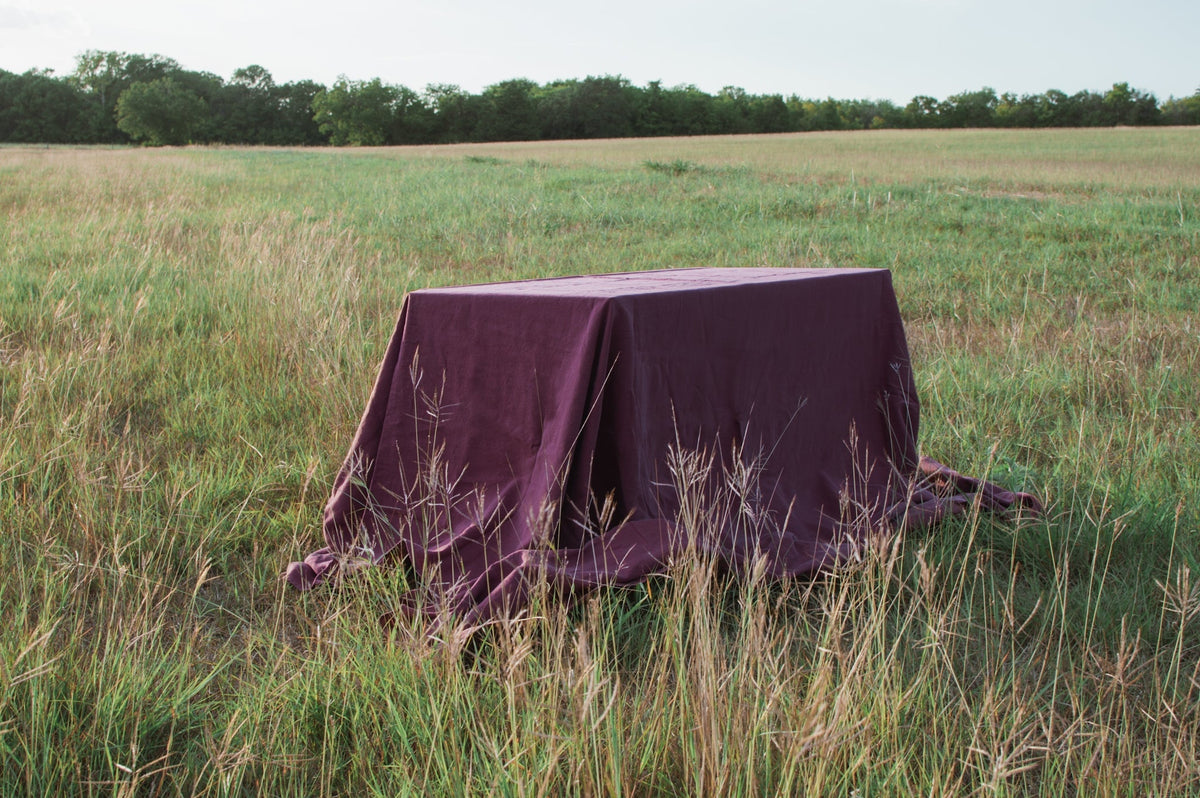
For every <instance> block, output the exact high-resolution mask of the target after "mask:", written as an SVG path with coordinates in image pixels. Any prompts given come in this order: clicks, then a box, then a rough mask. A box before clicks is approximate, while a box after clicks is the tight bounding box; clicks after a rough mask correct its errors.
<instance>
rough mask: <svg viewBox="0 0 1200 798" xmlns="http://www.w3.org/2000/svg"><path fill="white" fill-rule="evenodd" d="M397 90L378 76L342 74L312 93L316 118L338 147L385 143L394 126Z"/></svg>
mask: <svg viewBox="0 0 1200 798" xmlns="http://www.w3.org/2000/svg"><path fill="white" fill-rule="evenodd" d="M396 100H397V91H396V89H395V87H393V86H387V85H384V83H383V82H382V81H380V79H379V78H373V79H371V80H366V81H363V80H350V79H349V78H347V77H346V76H345V75H342V76H340V77H339V78H338V79H337V82H336V83H334V84H333V86H332V87H331V88H329V89H327V90H325V91H322V92H318V93H317V95H316V96H315V97H313V101H312V108H313V119H314V120H316V123H317V127H318V128H319V129H320V131H321V132H322V133H324V134H325V135H327V136H329V143H330V144H332V145H334V146H335V147H345V146H351V147H377V146H379V145H381V144H386V143H387V141H388V136H389V133H390V131H391V128H392V117H393V105H394V104H395V102H396Z"/></svg>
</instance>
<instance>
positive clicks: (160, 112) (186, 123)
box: [117, 77, 208, 147]
mask: <svg viewBox="0 0 1200 798" xmlns="http://www.w3.org/2000/svg"><path fill="white" fill-rule="evenodd" d="M207 117H208V105H207V104H206V103H205V102H204V100H203V99H202V98H201V97H200V96H199V95H198V94H196V93H195V92H194V91H192V90H190V89H188V88H185V87H184V86H181V85H180V84H179V83H177V82H176V81H175V79H174V78H170V77H165V78H159V79H158V80H152V81H150V82H149V83H134V84H133V85H131V86H130V87H129V88H128V89H126V90H125V91H123V92H121V96H120V97H119V98H118V99H117V127H118V128H120V129H121V130H123V131H124V132H125V133H128V134H129V136H130V138H132V139H133V140H134V141H144V142H146V143H147V144H149V145H151V146H153V147H161V146H163V145H165V144H187V143H189V142H190V141H192V137H193V134H194V133H195V131H197V130H198V129H199V128H200V126H201V125H203V124H204V122H205V120H206V118H207Z"/></svg>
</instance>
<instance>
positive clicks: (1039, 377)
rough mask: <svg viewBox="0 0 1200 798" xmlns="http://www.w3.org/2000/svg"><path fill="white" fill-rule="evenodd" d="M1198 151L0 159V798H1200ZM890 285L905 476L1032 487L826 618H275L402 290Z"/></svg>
mask: <svg viewBox="0 0 1200 798" xmlns="http://www.w3.org/2000/svg"><path fill="white" fill-rule="evenodd" d="M1198 244H1200V139H1198V138H1197V137H1196V133H1195V131H1192V130H1169V129H1167V130H1103V131H1045V132H1003V131H960V132H953V133H951V132H923V133H909V132H901V131H884V132H870V133H862V134H812V135H802V136H764V137H746V138H713V139H690V140H655V141H620V142H603V143H589V142H564V143H541V144H537V145H533V144H510V145H478V146H461V147H444V148H397V149H388V150H360V151H339V150H289V151H283V150H279V151H276V150H253V149H184V150H175V151H155V152H148V151H141V150H107V149H106V150H88V149H69V148H54V149H34V148H28V149H26V148H0V253H3V255H2V259H0V531H2V532H3V534H0V572H2V573H3V577H2V578H0V608H2V611H0V795H42V794H54V793H79V794H109V795H111V794H148V795H149V794H154V795H163V794H177V793H182V794H192V793H205V794H217V795H226V794H259V793H263V794H281V795H284V794H294V795H313V794H380V795H397V794H479V793H482V794H504V795H508V794H562V793H569V794H570V793H575V794H585V795H596V794H608V793H621V794H677V795H685V794H718V793H729V794H764V795H768V794H769V795H774V794H795V793H807V794H812V795H827V794H841V795H846V794H852V793H853V791H855V790H857V791H858V793H859V794H862V795H872V794H910V793H921V794H929V793H938V794H961V793H970V792H979V793H992V792H995V793H1000V794H1027V793H1044V794H1062V793H1064V792H1066V793H1074V794H1115V793H1120V794H1129V793H1137V794H1142V793H1145V792H1151V793H1159V794H1181V793H1188V792H1192V793H1195V792H1198V791H1200V767H1198V766H1197V764H1196V763H1197V761H1200V750H1197V749H1198V748H1200V734H1198V729H1200V631H1198V630H1200V618H1198V617H1197V614H1198V613H1200V587H1198V586H1197V585H1198V584H1200V540H1198V537H1197V524H1198V521H1200V500H1198V499H1197V497H1198V496H1200V429H1198V427H1200V423H1198V420H1197V410H1196V408H1198V407H1200V360H1198V358H1200V355H1198V354H1197V353H1198V352H1200V327H1198V326H1197V319H1196V310H1195V309H1196V308H1197V307H1200V254H1198V253H1200V247H1198ZM756 265H772V266H866V267H887V268H890V269H892V271H893V274H894V276H895V282H896V287H897V292H898V295H899V300H900V306H901V310H902V312H903V314H904V316H905V320H906V324H907V330H908V335H909V343H910V347H911V349H912V352H913V356H914V362H915V366H916V372H917V380H918V388H919V391H920V397H921V400H922V404H923V414H922V431H921V446H922V449H923V451H924V452H925V453H927V454H930V455H932V456H934V457H936V458H938V459H941V460H943V461H944V462H947V463H950V464H952V465H954V466H955V467H957V468H959V469H960V470H962V471H964V472H966V473H971V474H978V475H989V476H991V477H992V478H994V479H996V480H998V481H1000V482H1002V483H1004V484H1006V485H1008V486H1011V487H1015V488H1027V489H1034V490H1036V491H1037V492H1038V493H1039V494H1040V495H1042V496H1043V497H1044V498H1045V499H1046V501H1047V505H1048V512H1047V514H1046V517H1045V519H1044V520H1042V521H1039V522H1035V523H1030V524H1024V525H1021V526H1020V527H1016V526H1013V525H1011V524H1007V523H1004V522H999V521H995V520H993V519H989V518H987V517H978V516H972V517H969V518H967V519H965V520H963V521H958V522H954V523H949V524H945V525H943V526H941V527H938V528H937V529H934V530H926V531H918V532H915V533H912V534H909V535H906V536H905V537H904V538H903V539H893V540H891V541H888V542H887V543H886V544H885V545H881V547H880V548H879V549H877V550H876V551H874V552H873V553H872V554H871V555H870V556H869V557H868V558H867V559H866V560H865V561H864V562H862V563H860V564H857V565H855V566H852V567H848V568H846V569H844V570H843V571H841V572H838V573H836V574H830V575H827V576H825V577H822V578H819V579H816V580H797V581H796V582H793V583H789V584H784V585H778V584H764V583H762V582H761V581H759V580H755V579H748V580H743V581H741V582H728V581H725V580H723V579H721V578H718V577H716V576H714V575H713V574H712V573H711V568H710V567H709V564H706V563H703V562H699V563H691V564H687V565H683V566H681V567H680V568H679V570H678V571H677V572H674V573H672V574H671V575H669V576H667V577H663V578H658V579H655V580H653V581H652V582H650V583H648V584H647V585H645V586H642V587H639V588H636V589H632V590H626V591H616V592H610V593H601V594H597V595H596V596H593V597H592V598H590V599H588V600H586V601H584V602H583V603H581V604H580V605H579V606H576V607H574V608H571V609H567V610H564V609H562V608H560V607H557V606H555V605H554V604H553V603H549V602H536V603H535V606H534V608H533V612H532V619H531V620H524V621H519V622H512V623H505V624H499V625H497V626H496V627H494V628H492V629H490V630H488V631H487V632H485V633H484V634H483V635H480V636H478V637H477V638H476V639H474V640H471V641H467V642H464V641H461V640H456V639H450V640H448V641H443V642H437V641H429V640H426V639H424V637H423V636H421V635H420V634H416V633H415V632H414V630H409V629H407V628H401V629H400V630H399V631H397V632H396V633H394V634H392V635H390V636H389V635H387V634H385V633H384V632H383V630H382V629H381V628H380V626H379V624H378V621H377V619H378V617H379V616H380V615H381V614H382V613H384V612H386V611H387V610H388V609H389V608H391V607H393V606H394V605H395V602H397V601H399V597H400V594H401V592H402V590H403V584H402V579H400V578H398V576H397V573H396V572H395V571H392V570H390V569H376V570H373V571H370V572H366V573H364V574H363V575H362V576H361V578H360V579H358V580H356V581H355V582H354V583H352V584H349V585H347V586H346V587H345V588H344V589H342V590H338V591H333V590H321V591H317V592H314V593H312V594H304V595H301V594H296V593H293V592H290V591H289V590H288V589H285V587H284V586H283V585H282V583H281V581H280V574H281V572H282V569H283V566H284V565H285V564H286V563H287V562H288V561H289V560H292V559H297V558H299V557H300V556H302V555H303V554H304V553H306V552H307V551H309V550H311V549H312V548H315V547H317V546H318V545H319V544H320V540H319V523H320V513H321V508H322V504H323V502H324V498H325V496H326V494H327V492H328V490H329V488H330V484H331V481H332V478H333V475H334V473H335V471H336V469H337V466H338V465H339V463H340V461H341V458H342V456H343V455H344V453H345V450H346V448H347V447H348V445H349V442H350V439H351V437H352V435H353V433H354V428H355V426H356V424H357V421H358V418H359V415H360V413H361V411H362V408H363V406H364V405H365V402H366V398H367V394H368V392H369V390H370V387H371V384H372V381H373V379H374V376H375V369H376V366H377V362H378V360H379V358H380V357H381V356H382V353H383V347H384V345H385V344H386V341H387V337H388V335H389V334H390V332H391V327H392V325H393V324H394V321H395V316H396V312H397V311H398V309H399V307H400V304H401V301H402V299H403V296H404V293H405V292H406V291H408V290H412V289H415V288H420V287H424V286H432V285H444V284H451V283H463V282H476V281H484V280H500V279H513V278H524V277H539V276H547V275H561V274H572V273H580V272H604V271H620V270H633V269H649V268H665V267H684V266H756Z"/></svg>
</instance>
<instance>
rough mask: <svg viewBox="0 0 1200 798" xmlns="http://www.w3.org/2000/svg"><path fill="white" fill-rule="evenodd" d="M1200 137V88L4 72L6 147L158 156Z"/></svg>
mask: <svg viewBox="0 0 1200 798" xmlns="http://www.w3.org/2000/svg"><path fill="white" fill-rule="evenodd" d="M1160 124H1167V125H1200V89H1197V91H1196V93H1195V94H1193V95H1192V96H1190V97H1184V98H1180V99H1176V98H1173V97H1172V98H1170V99H1168V100H1167V101H1166V102H1162V103H1160V102H1159V101H1158V100H1157V98H1155V96H1154V95H1153V94H1151V93H1148V92H1145V91H1141V90H1139V89H1135V88H1131V87H1130V86H1129V84H1128V83H1116V84H1113V86H1112V88H1111V89H1109V90H1107V91H1104V92H1093V91H1080V92H1076V93H1075V94H1066V93H1065V92H1062V91H1058V90H1056V89H1051V90H1049V91H1046V92H1044V93H1041V94H1022V95H1016V94H1013V93H1008V92H1006V93H1004V94H997V93H996V92H995V90H993V89H991V88H988V87H985V88H982V89H980V90H978V91H968V92H962V93H960V94H955V95H952V96H950V97H946V98H945V99H941V100H939V99H937V98H934V97H929V96H925V95H918V96H916V97H913V99H912V100H911V101H910V102H909V103H908V104H907V105H904V106H900V105H897V104H895V103H892V102H890V101H888V100H837V99H834V98H832V97H829V98H825V99H823V100H821V99H805V98H801V97H799V96H797V95H790V96H787V97H785V96H783V95H780V94H763V95H759V94H749V93H747V92H746V91H745V90H744V89H741V88H738V87H736V86H726V87H725V88H723V89H721V91H719V92H717V93H716V94H709V93H707V92H704V91H701V90H700V89H698V88H696V87H695V86H692V85H682V86H671V87H667V86H663V85H662V83H661V82H660V81H652V82H650V83H649V84H647V85H646V86H644V87H642V86H634V85H633V84H631V83H630V81H629V80H627V79H625V78H623V77H620V76H611V75H605V76H600V77H594V76H590V77H587V78H583V79H582V80H579V79H573V80H561V81H554V82H551V83H546V84H544V85H539V84H537V83H535V82H533V81H530V80H524V79H514V80H506V81H503V82H500V83H496V84H493V85H491V86H488V87H487V88H485V89H484V90H483V91H482V92H480V93H478V94H472V93H470V92H466V91H464V90H462V89H461V88H460V87H458V86H455V85H449V84H431V85H429V86H426V87H425V89H424V91H421V92H417V91H414V90H413V89H410V88H408V87H406V86H401V85H394V84H389V83H384V82H383V81H382V80H380V79H379V78H373V79H371V80H350V79H348V78H346V77H344V76H343V77H340V78H339V79H338V80H337V81H336V82H335V83H334V84H333V85H332V86H324V85H321V84H319V83H316V82H314V81H311V80H302V81H297V82H294V83H283V84H277V83H276V82H275V81H274V79H273V78H272V76H271V73H270V72H268V71H267V70H266V69H264V68H263V67H261V66H258V65H251V66H247V67H244V68H241V69H238V70H236V71H235V72H234V73H233V75H232V77H231V78H230V79H229V80H224V79H223V78H221V77H219V76H217V75H214V74H212V73H210V72H196V71H193V70H188V69H184V68H183V67H182V66H180V65H179V63H178V62H176V61H175V60H174V59H171V58H167V57H165V56H161V55H140V54H130V53H121V52H102V51H97V50H90V51H88V52H86V53H83V54H82V55H80V56H78V57H77V59H76V67H75V70H74V71H73V72H72V73H71V74H69V75H66V76H63V77H57V76H54V75H53V74H51V73H49V72H47V71H43V70H30V71H28V72H25V73H23V74H15V73H12V72H6V71H3V70H0V141H4V142H26V143H76V144H120V143H129V142H143V143H146V144H152V145H164V144H187V143H219V144H272V145H321V144H332V145H337V146H345V145H388V144H449V143H458V142H469V141H528V140H537V139H585V138H623V137H630V136H690V135H713V134H727V133H785V132H800V131H813V130H864V129H878V128H964V127H1026V128H1036V127H1101V126H1115V125H1160Z"/></svg>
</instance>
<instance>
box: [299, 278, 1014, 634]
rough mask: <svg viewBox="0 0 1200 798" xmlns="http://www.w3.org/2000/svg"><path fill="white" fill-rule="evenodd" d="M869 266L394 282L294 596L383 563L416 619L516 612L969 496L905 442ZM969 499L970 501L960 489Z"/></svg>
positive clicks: (975, 490) (989, 488)
mask: <svg viewBox="0 0 1200 798" xmlns="http://www.w3.org/2000/svg"><path fill="white" fill-rule="evenodd" d="M918 419H919V405H918V401H917V396H916V391H915V388H914V384H913V378H912V369H911V366H910V362H909V356H908V349H907V345H906V342H905V337H904V329H903V325H902V322H901V318H900V313H899V309H898V307H897V304H896V299H895V295H894V293H893V290H892V281H891V274H890V273H889V272H888V271H887V270H882V269H770V268H746V269H685V270H670V271H656V272H639V273H631V274H608V275H594V276H583V277H567V278H556V279H546V280H529V281H522V282H512V283H496V284H490V285H477V286H462V287H454V288H441V289H430V290H421V291H415V292H412V293H410V294H409V295H408V296H407V298H406V300H405V302H404V306H403V308H402V309H401V312H400V318H399V321H398V323H397V325H396V330H395V333H394V335H393V336H392V339H391V342H390V344H389V346H388V349H387V353H386V355H385V357H384V360H383V364H382V367H381V369H380V373H379V377H378V379H377V381H376V383H375V387H374V390H373V392H372V394H371V398H370V400H369V402H368V405H367V408H366V411H365V413H364V415H363V418H362V421H361V424H360V426H359V429H358V432H357V434H356V435H355V438H354V441H353V443H352V445H351V448H350V452H349V454H348V456H347V458H346V460H345V463H344V464H343V466H342V469H341V471H340V473H339V475H338V477H337V479H336V482H335V485H334V489H333V494H332V497H331V498H330V500H329V503H328V505H327V506H326V509H325V517H324V536H325V542H326V547H325V548H323V549H321V550H320V551H317V552H314V553H313V554H311V555H309V557H308V558H307V559H305V560H304V561H303V562H299V563H293V564H292V565H291V566H290V567H289V569H288V573H287V578H288V580H289V581H290V582H291V583H292V584H293V585H294V586H296V587H298V588H301V589H307V588H309V587H312V586H313V585H314V584H316V583H318V582H320V581H322V580H323V579H328V578H329V577H330V575H331V574H333V573H336V572H338V570H339V569H340V570H347V569H350V568H355V567H358V566H361V565H365V564H374V563H379V562H381V561H383V560H385V559H389V558H397V559H399V561H400V562H401V563H402V564H403V565H404V567H405V568H406V569H407V570H408V572H409V575H410V576H411V578H412V579H413V584H414V585H417V584H419V585H421V590H420V591H414V602H415V606H416V607H417V609H418V611H420V610H423V611H426V612H430V613H435V612H438V611H448V612H450V613H452V614H453V615H454V616H455V617H456V618H459V619H461V620H462V621H463V622H466V623H474V622H480V621H483V620H486V619H487V618H489V617H492V616H494V615H496V614H497V613H501V612H513V611H519V610H520V609H521V607H522V606H523V604H524V603H525V601H526V599H527V596H528V591H529V589H530V587H531V585H533V584H535V583H536V582H537V581H538V580H541V579H545V580H548V581H549V582H550V583H551V584H553V585H556V586H558V587H559V588H561V589H562V590H563V591H564V592H567V593H570V592H574V591H578V590H583V589H590V588H593V587H596V586H600V585H613V584H628V583H632V582H635V581H638V580H640V579H642V578H644V577H645V576H647V575H648V574H651V573H654V572H658V571H661V570H663V569H664V568H665V567H667V565H668V564H669V563H670V561H671V559H672V558H673V557H675V556H678V555H680V554H681V553H683V552H685V551H695V550H701V551H705V552H707V553H709V554H711V555H713V556H715V557H717V558H719V559H720V561H721V562H723V563H724V564H726V565H727V566H729V567H731V568H738V567H741V566H744V565H745V564H747V563H749V562H751V561H752V560H755V559H761V560H762V561H763V562H764V563H765V567H766V568H767V570H768V572H769V573H770V574H772V575H774V576H778V577H783V576H788V575H797V574H803V573H806V572H809V571H812V570H814V569H816V568H820V567H822V566H824V565H827V564H830V563H833V562H835V561H837V560H839V559H841V558H844V557H846V556H849V555H850V554H852V553H853V552H854V551H855V549H856V548H857V547H858V546H861V545H863V543H864V541H865V540H866V538H867V537H868V536H869V535H870V533H871V532H872V530H878V529H880V528H882V527H885V526H887V525H894V524H896V523H899V522H900V521H902V520H904V519H908V520H909V521H911V522H917V523H927V522H930V521H933V520H937V519H939V518H941V517H944V516H945V515H947V514H951V513H955V512H961V511H963V510H964V509H966V508H967V507H969V506H970V505H971V502H972V501H974V500H980V501H982V503H983V505H984V506H985V507H986V508H987V509H991V510H999V511H1005V510H1008V509H1011V508H1017V509H1020V508H1024V509H1029V510H1036V509H1037V502H1036V500H1035V499H1033V497H1031V496H1027V495H1025V494H1014V493H1010V492H1007V491H1004V490H1002V489H1000V488H999V487H997V486H995V485H991V484H990V483H986V482H982V481H979V480H973V479H971V478H969V477H964V476H963V475H961V474H958V473H956V472H954V471H953V470H952V469H950V468H948V467H946V466H943V465H941V464H940V463H936V462H934V461H931V460H923V459H921V458H919V457H918V453H917V433H918ZM972 497H975V498H972Z"/></svg>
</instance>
